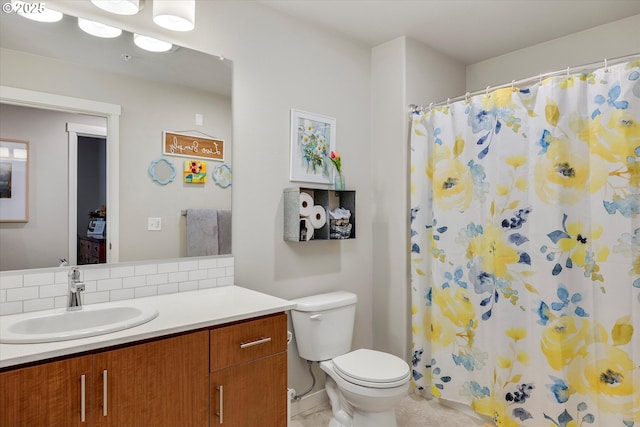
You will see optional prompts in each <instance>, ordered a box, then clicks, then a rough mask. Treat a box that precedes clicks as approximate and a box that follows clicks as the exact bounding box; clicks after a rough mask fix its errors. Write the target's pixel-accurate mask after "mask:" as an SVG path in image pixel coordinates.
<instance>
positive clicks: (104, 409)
mask: <svg viewBox="0 0 640 427" xmlns="http://www.w3.org/2000/svg"><path fill="white" fill-rule="evenodd" d="M107 375H108V374H107V370H106V369H105V370H103V371H102V416H103V417H106V416H107V395H108V394H109V386H108V385H107Z"/></svg>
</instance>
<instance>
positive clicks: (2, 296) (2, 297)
mask: <svg viewBox="0 0 640 427" xmlns="http://www.w3.org/2000/svg"><path fill="white" fill-rule="evenodd" d="M0 302H7V291H6V290H5V289H0Z"/></svg>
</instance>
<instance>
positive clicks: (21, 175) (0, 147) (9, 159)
mask: <svg viewBox="0 0 640 427" xmlns="http://www.w3.org/2000/svg"><path fill="white" fill-rule="evenodd" d="M0 222H29V142H28V141H20V140H17V139H3V140H0Z"/></svg>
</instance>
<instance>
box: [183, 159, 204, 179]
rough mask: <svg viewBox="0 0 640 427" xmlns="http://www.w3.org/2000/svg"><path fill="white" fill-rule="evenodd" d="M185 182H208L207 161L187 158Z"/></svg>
mask: <svg viewBox="0 0 640 427" xmlns="http://www.w3.org/2000/svg"><path fill="white" fill-rule="evenodd" d="M184 182H187V183H190V184H204V183H205V182H207V162H201V161H198V160H186V161H185V162H184Z"/></svg>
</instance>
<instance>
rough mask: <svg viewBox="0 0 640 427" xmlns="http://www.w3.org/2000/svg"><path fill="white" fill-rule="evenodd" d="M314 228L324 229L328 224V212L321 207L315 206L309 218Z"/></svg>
mask: <svg viewBox="0 0 640 427" xmlns="http://www.w3.org/2000/svg"><path fill="white" fill-rule="evenodd" d="M309 220H311V225H312V226H313V228H322V227H324V225H325V223H326V222H327V212H326V211H325V210H324V208H323V207H322V206H320V205H315V206H314V207H313V210H312V212H311V216H310V217H309Z"/></svg>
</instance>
